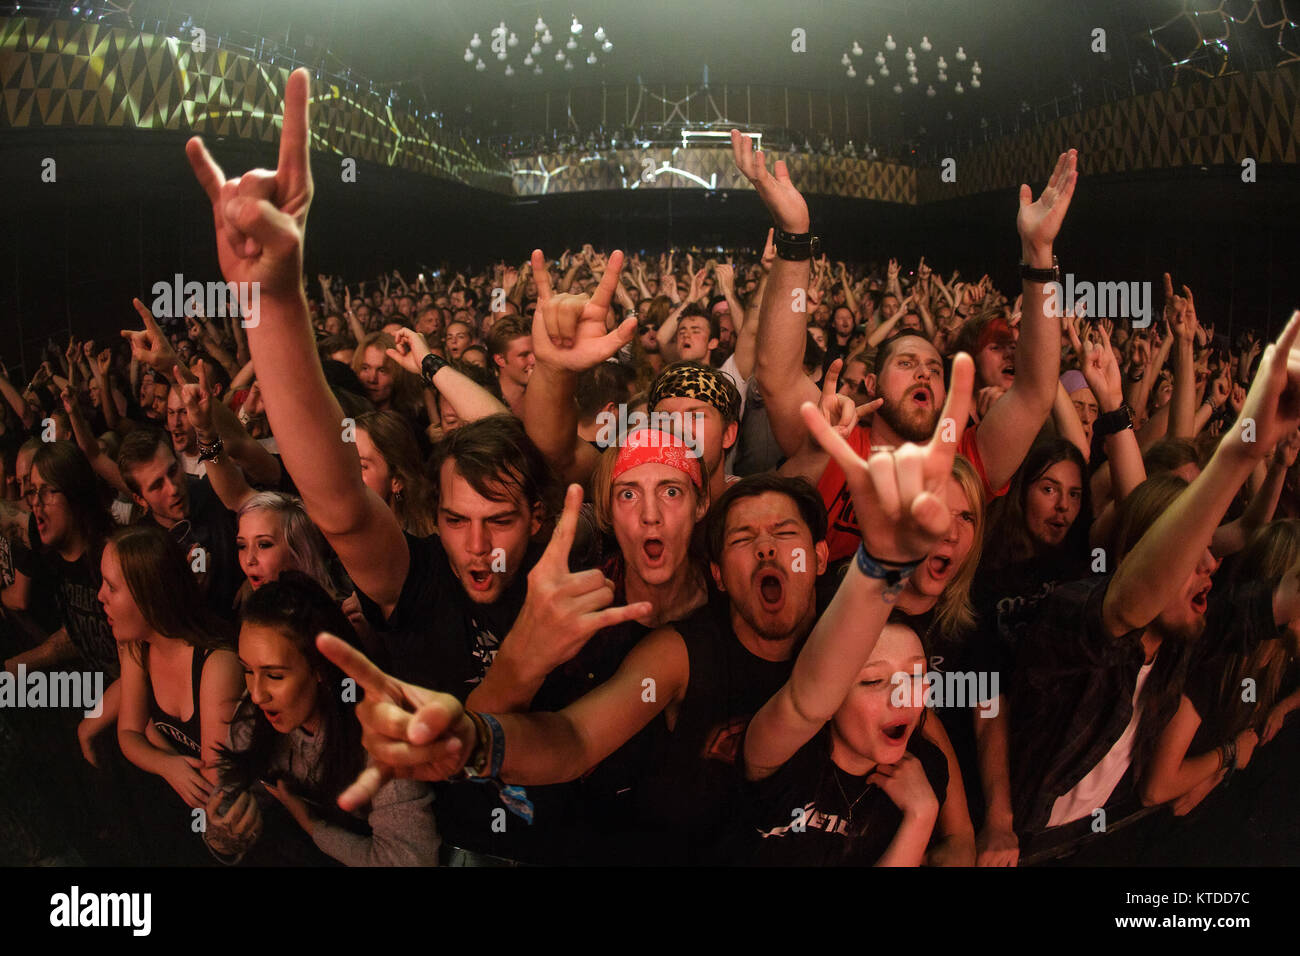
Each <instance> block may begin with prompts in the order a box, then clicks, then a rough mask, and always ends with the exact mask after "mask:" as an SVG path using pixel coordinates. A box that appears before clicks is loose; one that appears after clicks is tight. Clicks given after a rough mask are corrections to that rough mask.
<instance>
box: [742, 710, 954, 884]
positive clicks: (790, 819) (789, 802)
mask: <svg viewBox="0 0 1300 956" xmlns="http://www.w3.org/2000/svg"><path fill="white" fill-rule="evenodd" d="M907 749H908V752H909V753H911V754H912V755H913V756H914V757H916V758H917V759H918V760H920V761H921V766H922V768H923V769H924V770H925V775H926V779H927V780H928V781H929V782H930V788H931V789H932V790H933V791H934V792H935V794H936V795H937V796H938V798H939V802H940V805H942V803H943V798H944V795H945V794H946V793H947V791H948V761H947V759H946V758H945V757H944V755H943V751H941V750H940V749H939V748H938V747H936V746H935V745H934V744H932V743H930V742H929V741H928V740H926V739H925V738H924V737H923V736H922V735H921V734H920V732H919V731H913V732H912V736H911V737H910V738H909V739H908V742H907ZM830 754H831V733H830V725H829V724H828V725H826V726H825V727H823V728H822V730H821V731H819V732H818V734H817V736H815V737H813V739H812V740H810V741H808V743H806V744H804V745H803V747H801V748H800V749H799V750H798V751H797V752H796V753H795V755H794V756H793V757H791V758H790V759H789V760H787V761H786V762H785V764H784V765H783V766H782V767H781V768H780V769H779V770H777V771H776V773H774V774H772V775H771V776H770V777H768V778H766V779H764V780H760V781H756V782H753V783H749V784H746V786H745V814H746V819H747V820H748V821H749V826H750V828H751V831H750V832H751V841H750V850H751V853H752V855H751V857H750V858H749V859H748V860H746V861H745V862H748V863H751V864H759V865H769V866H818V865H821V866H870V865H871V864H873V863H875V862H876V861H877V860H878V859H879V858H880V856H881V854H883V853H884V852H885V850H886V849H888V847H889V843H890V841H891V840H893V838H894V834H895V833H896V832H898V827H899V824H901V823H902V820H903V814H902V811H900V810H899V809H898V807H897V806H896V805H895V804H894V802H893V801H892V800H891V799H890V798H889V796H888V795H887V794H886V793H885V791H883V790H882V789H880V787H878V786H876V785H875V784H869V783H867V777H853V776H850V775H849V774H847V773H845V772H844V771H842V770H840V769H839V768H837V767H836V766H835V764H834V763H832V761H831V756H830ZM868 776H870V775H868Z"/></svg>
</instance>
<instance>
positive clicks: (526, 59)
mask: <svg viewBox="0 0 1300 956" xmlns="http://www.w3.org/2000/svg"><path fill="white" fill-rule="evenodd" d="M532 65H533V55H532V54H531V53H530V54H528V55H527V56H526V57H524V66H532Z"/></svg>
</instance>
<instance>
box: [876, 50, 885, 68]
mask: <svg viewBox="0 0 1300 956" xmlns="http://www.w3.org/2000/svg"><path fill="white" fill-rule="evenodd" d="M884 65H885V54H883V53H881V52H880V51H879V50H877V51H876V66H884Z"/></svg>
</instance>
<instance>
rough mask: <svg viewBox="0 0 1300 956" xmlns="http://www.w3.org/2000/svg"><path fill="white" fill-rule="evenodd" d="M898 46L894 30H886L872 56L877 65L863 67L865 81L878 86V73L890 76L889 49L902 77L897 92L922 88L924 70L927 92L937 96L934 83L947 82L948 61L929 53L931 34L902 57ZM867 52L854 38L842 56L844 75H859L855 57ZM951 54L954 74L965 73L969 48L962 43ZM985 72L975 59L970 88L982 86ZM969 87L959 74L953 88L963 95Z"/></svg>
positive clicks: (970, 69)
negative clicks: (872, 67)
mask: <svg viewBox="0 0 1300 956" xmlns="http://www.w3.org/2000/svg"><path fill="white" fill-rule="evenodd" d="M898 47H899V43H898V41H897V40H895V39H894V35H893V34H892V33H890V34H887V35H886V36H885V42H884V47H883V49H881V50H877V51H876V55H875V57H874V58H873V60H874V62H875V65H876V69H875V70H872V69H869V68H868V69H865V70H864V72H865V73H866V79H865V80H864V82H865V83H866V85H867V86H875V85H876V76H877V75H878V76H879V77H880V78H881V80H886V79H888V78H889V75H890V69H889V66H890V61H891V57H889V56H886V53H889V54H891V55H892V60H893V64H894V68H895V69H896V70H898V71H899V72H900V76H899V78H898V79H897V80H896V81H895V82H894V85H893V90H894V93H895V94H897V95H901V94H902V93H903V90H904V89H907V88H908V87H917V89H918V90H919V89H920V88H921V82H922V80H921V75H922V71H923V70H924V73H925V95H926V96H928V97H935V96H938V95H939V90H938V89H936V88H935V87H936V85H939V86H942V85H943V84H946V83H947V82H948V79H949V63H948V61H947V60H946V59H944V56H943V54H942V53H940V54H938V55H937V56H936V57H931V56H928V55H926V54H931V53H933V52H934V49H935V47H934V44H933V43H931V42H930V38H929V37H928V36H923V37H921V42H920V43H918V44H917V45H916V47H915V48H914V47H911V46H907V47H906V50H905V52H904V53H903V54H902V56H901V57H900V56H898V55H897V54H896V53H895V51H897V50H898ZM917 49H920V51H921V52H920V53H919V54H918V53H917ZM865 53H866V51H865V50H864V49H863V47H862V44H861V43H860V42H859V41H857V40H854V41H853V45H852V46H851V47H850V48H849V49H848V50H846V51H845V52H844V54H843V55H842V56H841V57H840V66H842V67H844V75H845V76H846V77H848V78H849V79H854V78H855V77H857V75H858V69H857V64H856V63H855V59H856V58H858V57H861V56H864V55H865ZM952 58H953V60H954V61H955V62H956V64H957V65H956V66H953V67H952V70H951V72H952V73H953V74H957V73H965V72H966V71H967V68H966V66H965V63H966V61H967V60H968V59H969V56H968V55H967V53H966V49H965V48H964V47H963V46H960V45H959V46H958V47H957V50H956V52H954V53H953V54H952ZM983 73H984V70H983V69H982V68H981V67H980V64H979V60H972V61H971V64H970V68H969V74H970V75H969V76H968V77H967V78H966V82H967V85H969V87H970V89H972V90H978V89H979V88H980V85H981V82H982V81H981V79H980V77H981V75H982V74H983ZM902 76H906V77H907V86H904V85H903V80H902ZM966 88H967V87H966V86H963V85H962V80H961V78H957V79H956V81H955V82H954V84H953V86H952V91H953V92H954V93H956V94H957V95H959V96H960V95H962V94H963V93H965V92H966Z"/></svg>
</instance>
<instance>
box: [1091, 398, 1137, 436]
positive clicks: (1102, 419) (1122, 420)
mask: <svg viewBox="0 0 1300 956" xmlns="http://www.w3.org/2000/svg"><path fill="white" fill-rule="evenodd" d="M1132 427H1133V409H1131V408H1129V406H1128V402H1124V403H1123V404H1121V405H1120V407H1119V408H1117V409H1115V410H1114V411H1113V412H1106V414H1104V415H1098V416H1097V421H1096V423H1094V424H1093V426H1092V430H1093V433H1094V434H1096V435H1099V436H1100V437H1102V438H1107V437H1109V436H1111V435H1116V434H1118V433H1119V432H1122V431H1124V429H1126V428H1132Z"/></svg>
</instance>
